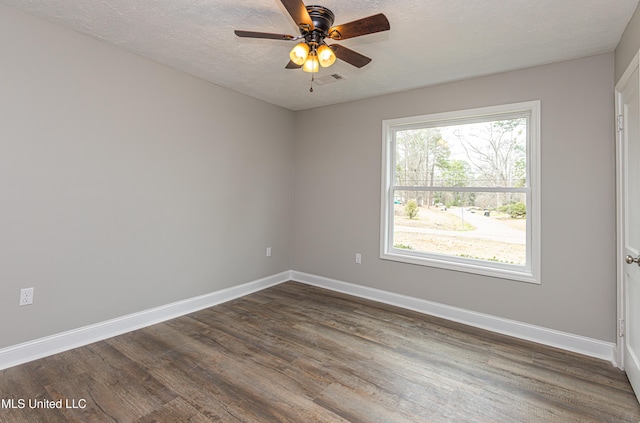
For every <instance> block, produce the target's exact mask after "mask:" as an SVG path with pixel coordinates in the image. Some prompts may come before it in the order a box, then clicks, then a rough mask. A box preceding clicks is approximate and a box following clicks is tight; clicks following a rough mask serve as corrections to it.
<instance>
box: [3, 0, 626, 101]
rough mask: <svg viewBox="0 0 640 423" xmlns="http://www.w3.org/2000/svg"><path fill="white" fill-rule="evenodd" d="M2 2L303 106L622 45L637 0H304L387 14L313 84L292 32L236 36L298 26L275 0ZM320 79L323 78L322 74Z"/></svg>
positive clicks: (343, 12) (355, 13)
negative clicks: (293, 62) (351, 55)
mask: <svg viewBox="0 0 640 423" xmlns="http://www.w3.org/2000/svg"><path fill="white" fill-rule="evenodd" d="M0 3H4V4H7V5H9V6H12V7H15V8H18V9H21V10H23V11H25V12H28V13H30V14H33V15H36V16H40V17H43V18H45V19H47V20H49V21H52V22H54V23H57V24H60V25H62V26H64V27H67V28H71V29H74V30H76V31H78V32H82V33H85V34H88V35H90V36H92V37H95V38H97V39H100V40H104V41H105V42H108V43H111V44H113V45H116V46H118V47H121V48H123V49H126V50H129V51H131V52H134V53H136V54H139V55H141V56H145V57H147V58H150V59H153V60H155V61H157V62H160V63H163V64H166V65H169V66H171V67H174V68H176V69H180V70H182V71H185V72H188V73H190V74H193V75H196V76H199V77H201V78H204V79H206V80H209V81H211V82H213V83H215V84H217V85H221V86H223V87H227V88H230V89H232V90H236V91H239V92H241V93H244V94H248V95H250V96H253V97H256V98H259V99H262V100H265V101H267V102H270V103H273V104H277V105H280V106H282V107H286V108H289V109H292V110H301V109H307V108H311V107H317V106H322V105H327V104H333V103H339V102H344V101H349V100H354V99H359V98H365V97H371V96H376V95H381V94H387V93H391V92H398V91H405V90H409V89H412V88H417V87H424V86H428V85H433V84H438V83H442V82H446V81H452V80H459V79H464V78H470V77H474V76H479V75H486V74H491V73H496V72H502V71H507V70H513V69H520V68H525V67H530V66H535V65H541V64H547V63H552V62H556V61H561V60H567V59H573V58H578V57H585V56H590V55H594V54H599V53H604V52H608V51H612V50H613V49H615V47H616V44H617V43H618V41H619V40H620V37H621V35H622V32H623V31H624V28H625V26H626V25H627V23H628V22H629V20H630V19H631V16H632V14H633V12H634V10H635V8H636V6H637V5H638V0H350V1H344V0H309V2H307V4H318V3H319V4H321V5H323V6H325V7H328V8H329V9H331V10H332V11H333V12H334V13H335V15H336V22H335V23H336V24H341V23H346V22H349V21H352V20H355V19H359V18H362V17H365V16H369V15H373V14H375V13H380V12H382V13H384V14H385V15H386V16H387V17H388V18H389V21H390V23H391V31H387V32H383V33H378V34H371V35H366V36H362V37H358V38H353V39H349V40H344V41H342V42H340V43H341V44H343V45H344V46H346V47H349V48H351V49H353V50H356V51H358V52H360V53H362V54H364V55H367V56H369V57H371V58H372V59H373V61H372V62H371V63H370V64H369V65H367V66H365V67H363V68H361V69H357V68H354V67H353V66H350V65H348V64H346V63H344V62H341V61H338V62H337V63H336V64H335V65H334V66H332V67H331V68H328V69H321V70H320V73H319V74H318V75H317V76H316V77H317V78H319V79H320V80H321V81H322V80H327V79H328V78H327V77H329V75H331V74H333V73H340V74H341V75H343V76H344V78H345V79H342V80H340V81H336V80H333V78H329V79H332V80H333V82H331V83H327V84H322V85H318V84H316V86H315V88H314V92H313V93H310V92H309V83H310V75H309V74H306V73H304V72H302V71H301V70H299V69H298V70H286V69H284V66H285V65H286V64H287V62H288V60H289V59H288V53H289V50H290V49H291V47H293V45H294V43H293V42H290V41H276V40H254V39H247V38H238V37H236V36H235V35H234V33H233V30H234V29H244V30H253V31H261V32H275V33H285V34H292V35H298V33H297V28H296V27H295V25H294V23H293V20H292V19H291V17H290V16H289V15H288V14H287V13H286V10H285V8H284V6H283V5H282V3H281V2H280V1H279V0H242V1H238V0H155V1H132V0H0ZM321 81H320V82H321Z"/></svg>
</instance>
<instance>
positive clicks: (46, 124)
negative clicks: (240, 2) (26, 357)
mask: <svg viewBox="0 0 640 423" xmlns="http://www.w3.org/2000/svg"><path fill="white" fill-rule="evenodd" d="M0 57H2V65H1V66H0V68H1V69H2V70H1V72H0V93H1V94H0V121H1V124H0V204H1V206H0V263H1V264H0V322H2V325H1V329H0V348H1V347H6V346H8V345H13V344H17V343H20V342H23V341H27V340H32V339H36V338H39V337H42V336H45V335H50V334H54V333H57V332H61V331H65V330H69V329H72V328H76V327H80V326H84V325H87V324H91V323H95V322H100V321H103V320H106V319H110V318H113V317H117V316H121V315H125V314H128V313H132V312H136V311H140V310H145V309H148V308H151V307H154V306H159V305H162V304H167V303H170V302H173V301H177V300H181V299H184V298H189V297H193V296H196V295H200V294H204V293H209V292H212V291H216V290H219V289H222V288H225V287H229V286H233V285H238V284H240V283H243V282H248V281H252V280H255V279H258V278H261V277H265V276H268V275H273V274H276V273H279V272H281V271H285V270H288V269H290V268H291V263H290V260H289V259H290V256H291V254H290V242H291V237H290V228H291V225H290V220H291V209H292V199H291V193H292V188H291V180H292V178H291V176H292V173H291V172H292V167H291V163H292V155H293V134H294V132H293V129H294V118H295V116H294V113H293V112H291V111H287V110H285V109H282V108H278V107H275V106H272V105H269V104H267V103H264V102H261V101H258V100H255V99H252V98H249V97H247V96H243V95H240V94H237V93H234V92H231V91H229V90H226V89H222V88H220V87H217V86H214V85H212V84H210V83H207V82H205V81H202V80H200V79H197V78H194V77H191V76H188V75H186V74H184V73H181V72H178V71H176V70H173V69H171V68H168V67H164V66H161V65H159V64H156V63H154V62H151V61H148V60H146V59H143V58H141V57H139V56H135V55H132V54H129V53H126V52H124V51H123V50H120V49H117V48H115V47H111V46H109V45H106V44H104V43H102V42H98V41H96V40H93V39H91V38H88V37H86V36H83V35H80V34H78V33H75V32H71V31H67V30H64V29H61V28H59V27H57V26H54V25H51V24H48V23H46V22H44V21H41V20H39V19H37V18H33V17H30V16H28V15H25V14H22V13H20V12H17V11H15V10H13V9H10V8H7V7H5V6H1V5H0ZM267 246H271V247H272V248H273V256H272V257H271V258H269V259H267V258H266V257H265V249H266V247H267ZM31 286H33V287H35V302H34V305H32V306H28V307H18V296H19V290H20V288H22V287H31Z"/></svg>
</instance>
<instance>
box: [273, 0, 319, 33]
mask: <svg viewBox="0 0 640 423" xmlns="http://www.w3.org/2000/svg"><path fill="white" fill-rule="evenodd" d="M280 1H281V2H282V4H283V5H284V7H285V9H287V12H289V14H290V15H291V17H292V18H293V21H294V22H295V23H296V25H298V26H299V27H302V28H304V29H307V30H308V31H313V28H314V27H313V21H312V20H311V16H309V12H308V11H307V8H306V6H305V5H304V3H303V2H302V0H280Z"/></svg>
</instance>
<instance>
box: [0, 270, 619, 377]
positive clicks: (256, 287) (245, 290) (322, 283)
mask: <svg viewBox="0 0 640 423" xmlns="http://www.w3.org/2000/svg"><path fill="white" fill-rule="evenodd" d="M288 280H295V281H297V282H302V283H305V284H307V285H313V286H317V287H320V288H326V289H330V290H332V291H337V292H342V293H345V294H349V295H353V296H356V297H361V298H366V299H370V300H373V301H378V302H381V303H385V304H389V305H394V306H398V307H402V308H405V309H408V310H413V311H417V312H419V313H424V314H429V315H432V316H436V317H441V318H444V319H448V320H452V321H455V322H459V323H464V324H467V325H469V326H474V327H477V328H481V329H486V330H490V331H492V332H497V333H502V334H505V335H509V336H513V337H516V338H520V339H526V340H528V341H533V342H537V343H539V344H544V345H549V346H553V347H557V348H561V349H564V350H567V351H573V352H576V353H579V354H583V355H586V356H590V357H596V358H600V359H603V360H607V361H610V362H611V363H612V364H613V365H614V366H617V363H616V359H615V357H616V354H615V351H616V345H615V344H614V343H610V342H604V341H600V340H597V339H592V338H587V337H583V336H579V335H574V334H570V333H566V332H561V331H557V330H554V329H548V328H544V327H540V326H534V325H530V324H527V323H522V322H518V321H514V320H509V319H503V318H501V317H496V316H491V315H488V314H483V313H477V312H474V311H469V310H465V309H461V308H457V307H452V306H448V305H445V304H439V303H436V302H433V301H427V300H422V299H419V298H414V297H409V296H405V295H400V294H395V293H392V292H388V291H382V290H379V289H375V288H368V287H365V286H361V285H356V284H352V283H348V282H342V281H338V280H335V279H329V278H325V277H322V276H317V275H311V274H308V273H303V272H297V271H286V272H282V273H279V274H276V275H272V276H268V277H266V278H263V279H259V280H255V281H252V282H248V283H245V284H242V285H238V286H234V287H231V288H226V289H222V290H220V291H215V292H212V293H209V294H205V295H201V296H198V297H193V298H189V299H186V300H182V301H177V302H175V303H171V304H167V305H164V306H160V307H156V308H153V309H149V310H144V311H141V312H138V313H133V314H129V315H126V316H122V317H118V318H115V319H111V320H107V321H104V322H100V323H96V324H93V325H89V326H84V327H81V328H78V329H73V330H70V331H66V332H62V333H59V334H55V335H51V336H47V337H44V338H40V339H36V340H33V341H29V342H25V343H22V344H18V345H13V346H10V347H7V348H2V349H0V370H2V369H6V368H9V367H13V366H17V365H19V364H23V363H27V362H29V361H33V360H37V359H39V358H43V357H46V356H49V355H53V354H57V353H59V352H62V351H67V350H70V349H73V348H77V347H81V346H84V345H87V344H90V343H92V342H97V341H101V340H103V339H107V338H111V337H113V336H117V335H121V334H123V333H126V332H130V331H133V330H137V329H141V328H143V327H146V326H150V325H153V324H155V323H160V322H164V321H166V320H169V319H173V318H176V317H180V316H183V315H185V314H189V313H193V312H195V311H198V310H202V309H204V308H207V307H212V306H215V305H217V304H221V303H224V302H226V301H230V300H233V299H235V298H239V297H242V296H245V295H248V294H251V293H253V292H257V291H261V290H263V289H265V288H268V287H271V286H275V285H278V284H280V283H282V282H286V281H288Z"/></svg>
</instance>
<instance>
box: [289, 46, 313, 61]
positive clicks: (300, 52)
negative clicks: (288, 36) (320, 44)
mask: <svg viewBox="0 0 640 423" xmlns="http://www.w3.org/2000/svg"><path fill="white" fill-rule="evenodd" d="M308 55H309V46H308V45H307V44H306V43H300V44H296V46H295V47H294V48H292V49H291V53H289V58H290V59H291V61H292V62H293V63H295V64H296V65H298V66H302V64H303V63H304V61H305V60H307V56H308Z"/></svg>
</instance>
